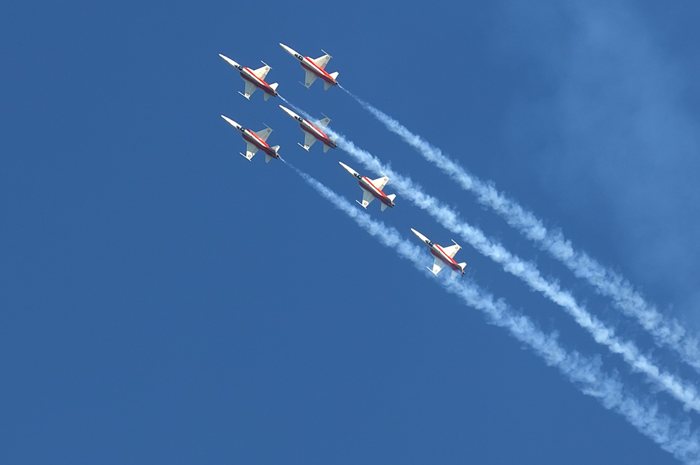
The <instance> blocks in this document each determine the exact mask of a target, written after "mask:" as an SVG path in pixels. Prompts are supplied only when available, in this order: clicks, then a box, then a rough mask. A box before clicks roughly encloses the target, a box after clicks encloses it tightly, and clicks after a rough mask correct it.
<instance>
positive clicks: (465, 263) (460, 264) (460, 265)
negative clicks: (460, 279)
mask: <svg viewBox="0 0 700 465" xmlns="http://www.w3.org/2000/svg"><path fill="white" fill-rule="evenodd" d="M457 265H459V267H460V268H461V269H462V273H464V269H465V268H466V267H467V262H462V263H457Z"/></svg>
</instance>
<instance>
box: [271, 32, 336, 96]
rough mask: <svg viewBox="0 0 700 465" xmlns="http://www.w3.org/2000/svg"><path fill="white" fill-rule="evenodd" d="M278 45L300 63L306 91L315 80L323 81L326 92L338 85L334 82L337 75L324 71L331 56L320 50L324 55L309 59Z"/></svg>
mask: <svg viewBox="0 0 700 465" xmlns="http://www.w3.org/2000/svg"><path fill="white" fill-rule="evenodd" d="M280 45H281V46H282V48H283V49H285V50H286V51H287V53H289V54H290V55H291V56H293V57H294V58H296V59H297V60H299V61H300V62H301V67H302V68H304V71H306V79H305V82H304V85H305V86H306V88H307V89H308V88H309V87H310V86H311V84H313V83H314V81H315V80H316V78H321V79H322V80H323V88H324V89H325V90H328V88H329V87H330V86H337V85H338V81H336V78H337V77H338V73H337V72H335V73H330V74H328V73H327V72H326V70H325V68H326V65H327V64H328V60H330V59H331V56H330V55H329V54H327V53H326V52H325V51H323V50H321V51H322V52H323V53H325V55H323V56H321V57H318V58H310V57H305V56H302V55H300V54H298V53H297V52H295V51H294V50H292V49H291V48H289V47H287V46H286V45H284V44H283V43H280Z"/></svg>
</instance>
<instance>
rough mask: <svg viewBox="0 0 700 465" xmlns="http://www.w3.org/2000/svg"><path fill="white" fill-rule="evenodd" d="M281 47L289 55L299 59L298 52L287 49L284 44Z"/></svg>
mask: <svg viewBox="0 0 700 465" xmlns="http://www.w3.org/2000/svg"><path fill="white" fill-rule="evenodd" d="M280 46H281V47H282V48H283V49H284V50H285V51H286V52H287V53H289V54H290V55H291V56H293V57H294V58H297V55H299V54H298V53H297V52H296V51H294V50H293V49H291V48H289V47H287V46H286V45H284V44H283V43H282V42H280ZM297 59H298V58H297Z"/></svg>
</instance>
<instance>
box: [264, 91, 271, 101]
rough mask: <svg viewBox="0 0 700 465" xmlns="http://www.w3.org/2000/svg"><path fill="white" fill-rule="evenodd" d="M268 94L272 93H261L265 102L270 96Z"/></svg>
mask: <svg viewBox="0 0 700 465" xmlns="http://www.w3.org/2000/svg"><path fill="white" fill-rule="evenodd" d="M270 95H272V94H268V93H267V92H265V93H264V94H263V100H265V101H266V102H267V99H269V98H270Z"/></svg>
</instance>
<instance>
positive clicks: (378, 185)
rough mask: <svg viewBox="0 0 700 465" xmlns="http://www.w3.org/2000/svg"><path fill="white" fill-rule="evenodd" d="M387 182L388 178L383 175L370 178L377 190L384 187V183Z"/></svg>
mask: <svg viewBox="0 0 700 465" xmlns="http://www.w3.org/2000/svg"><path fill="white" fill-rule="evenodd" d="M388 182H389V178H387V177H386V176H384V177H383V178H377V179H373V180H372V184H374V187H376V188H377V189H379V190H382V189H384V186H386V183H388Z"/></svg>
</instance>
